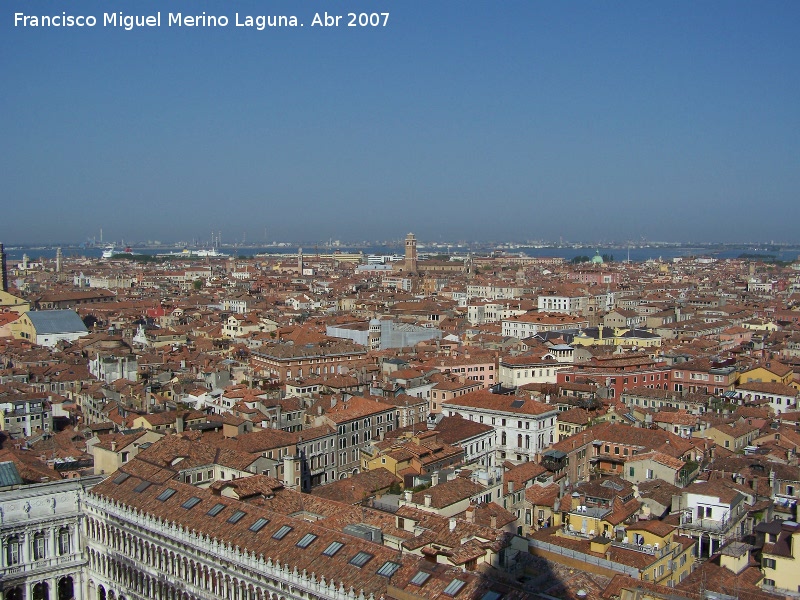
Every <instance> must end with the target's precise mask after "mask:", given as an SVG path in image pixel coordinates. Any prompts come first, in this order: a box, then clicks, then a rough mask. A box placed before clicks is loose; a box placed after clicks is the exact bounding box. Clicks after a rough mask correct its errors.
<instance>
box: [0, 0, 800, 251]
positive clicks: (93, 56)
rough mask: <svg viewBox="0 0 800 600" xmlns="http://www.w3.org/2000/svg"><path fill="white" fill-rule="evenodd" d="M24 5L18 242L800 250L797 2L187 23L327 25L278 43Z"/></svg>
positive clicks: (518, 7)
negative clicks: (409, 238)
mask: <svg viewBox="0 0 800 600" xmlns="http://www.w3.org/2000/svg"><path fill="white" fill-rule="evenodd" d="M5 8H6V10H5V11H4V12H3V13H2V14H0V34H2V35H0V53H2V55H3V56H5V57H7V60H4V61H3V62H2V65H0V75H1V76H2V81H3V83H4V93H3V94H2V95H0V114H2V115H3V142H2V144H0V160H2V162H3V164H4V177H3V188H2V195H3V200H4V201H3V209H2V210H3V213H2V218H0V240H3V241H4V242H5V243H7V244H19V243H25V242H30V241H35V242H39V243H47V242H48V241H50V242H53V243H55V242H61V241H74V242H80V241H84V240H87V239H90V238H92V237H97V235H98V231H99V229H100V228H103V229H104V238H105V239H106V240H121V239H123V238H124V239H126V240H131V241H133V240H148V239H150V240H153V239H159V240H164V241H178V240H192V239H200V240H202V239H205V240H207V239H209V237H210V232H211V231H218V230H221V231H222V232H223V242H233V241H237V240H242V239H245V240H246V241H247V242H250V241H252V242H253V243H258V242H261V241H275V240H278V241H283V240H309V239H310V240H326V239H330V238H333V239H341V240H342V241H345V240H363V239H396V238H398V237H401V236H402V235H403V234H404V232H407V231H414V232H415V233H416V234H417V235H418V237H419V238H420V239H428V240H435V241H439V240H481V241H487V240H530V239H543V240H557V239H558V238H559V237H563V238H564V239H571V240H587V241H591V240H609V241H610V240H618V241H620V242H623V241H625V240H638V239H640V238H642V237H645V238H648V239H657V240H675V241H680V242H690V243H691V242H696V241H712V242H724V241H726V240H730V239H741V240H775V241H783V242H795V241H800V236H798V234H797V227H796V225H795V223H794V219H793V218H792V217H793V216H794V215H795V214H796V213H797V208H796V207H797V195H798V190H800V164H798V161H800V136H798V135H797V132H798V131H800V110H798V106H800V79H798V77H797V76H796V74H797V73H798V72H800V40H798V36H797V35H796V31H795V25H796V23H798V22H800V4H798V3H797V2H793V1H774V2H769V3H766V4H763V3H756V2H746V1H724V2H723V1H721V0H712V1H710V2H704V3H697V2H690V1H677V0H676V1H670V2H666V3H657V4H651V3H639V2H630V1H629V2H618V3H613V4H610V5H607V4H604V5H598V4H597V3H591V2H576V3H562V2H544V1H543V2H530V1H529V0H509V1H508V2H504V3H502V4H501V5H498V4H497V3H494V2H482V1H478V2H472V3H468V4H464V3H462V4H459V5H458V7H457V10H456V9H455V8H454V6H453V4H452V3H448V2H437V1H434V2H429V1H426V2H423V1H422V0H409V1H408V2H403V3H389V2H385V3H380V2H378V3H376V2H374V1H369V2H368V1H366V0H348V1H347V2H343V3H341V5H339V4H337V5H336V6H335V7H334V8H332V6H331V3H330V2H322V1H321V0H302V1H301V2H294V3H263V2H255V1H253V0H233V1H230V0H197V1H196V2H192V3H191V9H192V10H193V11H196V12H198V13H200V12H202V11H206V12H207V13H208V14H222V13H230V14H231V15H232V13H233V12H234V11H238V12H241V13H245V12H249V13H251V14H260V13H264V12H273V13H274V12H276V11H287V12H288V11H293V12H295V13H296V14H298V16H299V17H300V18H302V19H305V20H306V22H307V23H308V25H307V26H305V27H302V28H300V27H298V28H296V29H289V28H281V29H279V28H272V29H270V28H267V29H266V30H264V31H256V30H243V29H242V28H235V27H229V28H182V27H161V28H139V29H134V30H133V31H125V30H124V29H121V28H103V27H96V28H83V29H80V28H41V27H40V28H34V27H24V28H23V27H15V26H14V12H15V11H23V12H26V13H32V12H35V13H36V14H40V15H42V14H47V13H53V14H55V13H58V14H61V13H62V12H63V11H65V10H68V11H72V12H76V13H77V12H80V13H83V14H90V13H93V14H102V13H103V11H108V10H116V11H119V12H124V13H126V14H142V13H143V11H144V12H147V11H150V12H152V11H156V10H163V11H169V10H185V9H186V8H187V7H186V6H185V5H184V3H180V2H174V1H173V0H162V2H159V3H147V4H146V5H143V4H142V3H141V2H136V1H134V0H115V2H114V3H113V6H110V5H109V3H108V2H107V1H104V0H81V1H80V2H73V3H70V4H69V6H67V5H65V4H64V3H63V2H58V1H56V0H41V1H39V2H36V3H30V2H25V1H23V0H10V2H8V3H7V5H6V6H5ZM317 10H319V11H331V10H338V11H340V12H349V11H356V12H358V11H362V10H364V11H375V10H380V11H384V10H388V11H390V13H391V16H390V18H389V20H388V23H387V25H386V26H385V27H367V28H347V27H341V28H330V29H320V28H312V27H311V26H310V25H311V16H312V15H313V14H314V11H317ZM265 232H266V233H265Z"/></svg>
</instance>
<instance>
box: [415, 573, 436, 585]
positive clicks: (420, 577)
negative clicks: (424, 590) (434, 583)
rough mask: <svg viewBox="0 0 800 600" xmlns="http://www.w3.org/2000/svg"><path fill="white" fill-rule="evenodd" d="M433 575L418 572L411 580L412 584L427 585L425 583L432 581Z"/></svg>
mask: <svg viewBox="0 0 800 600" xmlns="http://www.w3.org/2000/svg"><path fill="white" fill-rule="evenodd" d="M430 577H431V574H430V573H428V572H427V571H417V574H416V575H414V576H413V577H412V578H411V583H413V584H414V585H418V586H423V585H425V582H426V581H428V579H430Z"/></svg>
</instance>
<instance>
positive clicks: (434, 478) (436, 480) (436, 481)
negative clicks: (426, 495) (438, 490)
mask: <svg viewBox="0 0 800 600" xmlns="http://www.w3.org/2000/svg"><path fill="white" fill-rule="evenodd" d="M436 485H439V471H434V472H433V473H431V487H433V486H436Z"/></svg>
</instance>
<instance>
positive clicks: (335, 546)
mask: <svg viewBox="0 0 800 600" xmlns="http://www.w3.org/2000/svg"><path fill="white" fill-rule="evenodd" d="M342 548H344V544H343V543H342V542H331V544H330V546H328V547H327V548H325V550H323V551H322V554H324V555H325V556H333V555H334V554H336V553H337V552H338V551H339V550H341V549H342Z"/></svg>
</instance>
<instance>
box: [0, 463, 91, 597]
mask: <svg viewBox="0 0 800 600" xmlns="http://www.w3.org/2000/svg"><path fill="white" fill-rule="evenodd" d="M100 481H102V477H90V478H85V479H67V480H64V481H57V482H54V483H41V484H33V485H26V486H21V487H19V488H18V489H12V490H10V491H5V492H2V493H0V532H2V533H0V543H1V544H2V558H1V559H0V598H3V599H4V600H29V599H35V600H69V599H71V598H83V597H84V596H83V595H82V593H81V592H82V590H83V589H84V586H85V584H86V579H85V569H84V567H85V566H86V555H85V554H84V552H83V546H84V543H83V523H82V521H83V519H84V516H83V512H82V509H83V506H82V502H83V498H84V496H85V493H86V491H87V490H88V489H90V488H91V487H92V486H94V485H95V484H97V483H98V482H100Z"/></svg>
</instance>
